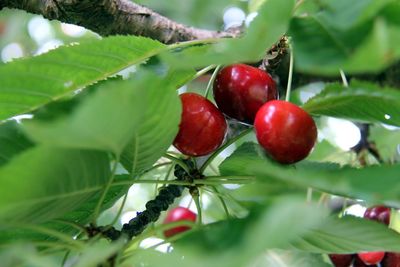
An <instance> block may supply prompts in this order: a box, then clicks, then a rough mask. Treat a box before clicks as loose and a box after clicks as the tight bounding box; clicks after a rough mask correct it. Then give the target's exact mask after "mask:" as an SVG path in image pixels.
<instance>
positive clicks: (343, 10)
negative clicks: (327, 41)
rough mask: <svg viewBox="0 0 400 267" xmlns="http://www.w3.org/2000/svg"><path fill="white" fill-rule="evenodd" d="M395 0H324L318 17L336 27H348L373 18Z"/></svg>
mask: <svg viewBox="0 0 400 267" xmlns="http://www.w3.org/2000/svg"><path fill="white" fill-rule="evenodd" d="M394 2H396V0H380V1H376V0H355V1H352V3H351V5H349V1H347V0H334V1H332V0H324V1H323V4H322V5H325V6H324V7H325V9H324V11H323V12H320V14H319V15H320V17H321V18H323V19H324V20H325V21H329V23H331V25H332V26H333V27H335V28H337V29H350V28H353V27H355V26H356V25H360V24H361V23H366V22H368V21H369V20H371V19H374V18H375V17H376V16H377V15H378V14H379V13H380V11H381V10H382V9H383V8H385V7H387V6H388V5H389V4H391V3H394Z"/></svg>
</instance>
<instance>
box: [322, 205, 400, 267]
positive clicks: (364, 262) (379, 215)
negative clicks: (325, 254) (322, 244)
mask: <svg viewBox="0 0 400 267" xmlns="http://www.w3.org/2000/svg"><path fill="white" fill-rule="evenodd" d="M390 212H391V210H390V208H388V207H385V206H374V207H370V208H368V209H367V210H366V211H365V213H364V218H365V219H367V220H373V221H377V222H380V223H383V224H386V225H389V223H390ZM329 257H330V259H331V261H332V263H333V265H334V266H335V267H349V266H354V267H363V266H378V264H381V265H380V266H382V267H400V254H399V253H393V252H384V251H373V252H360V253H358V254H331V255H329ZM351 264H353V265H351Z"/></svg>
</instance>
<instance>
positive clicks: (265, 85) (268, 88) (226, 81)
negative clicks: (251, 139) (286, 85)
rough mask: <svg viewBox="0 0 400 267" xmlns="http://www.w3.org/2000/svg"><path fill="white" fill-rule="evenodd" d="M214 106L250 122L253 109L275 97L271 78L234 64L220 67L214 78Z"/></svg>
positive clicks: (233, 116)
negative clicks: (215, 104)
mask: <svg viewBox="0 0 400 267" xmlns="http://www.w3.org/2000/svg"><path fill="white" fill-rule="evenodd" d="M213 89H214V99H215V102H216V103H217V106H218V108H219V109H220V110H221V111H222V112H223V113H225V114H226V115H228V116H229V117H231V118H234V119H237V120H239V121H243V122H247V123H253V121H254V118H255V116H256V113H257V111H258V110H259V109H260V107H261V106H262V105H263V104H264V103H265V102H267V101H269V100H274V99H277V97H278V93H277V90H276V84H275V81H274V80H273V79H272V77H271V76H270V75H269V74H268V73H266V72H265V71H262V70H260V69H258V68H255V67H252V66H248V65H245V64H235V65H231V66H227V67H225V68H223V69H222V70H221V71H220V72H219V73H218V75H217V77H216V79H215V81H214V88H213Z"/></svg>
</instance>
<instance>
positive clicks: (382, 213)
mask: <svg viewBox="0 0 400 267" xmlns="http://www.w3.org/2000/svg"><path fill="white" fill-rule="evenodd" d="M364 218H366V219H368V220H373V221H377V222H381V223H384V224H386V225H389V223H390V208H388V207H385V206H374V207H370V208H368V209H367V210H366V211H365V213H364Z"/></svg>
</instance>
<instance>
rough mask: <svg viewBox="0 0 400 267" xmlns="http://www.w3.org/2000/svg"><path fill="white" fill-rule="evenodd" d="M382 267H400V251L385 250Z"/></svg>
mask: <svg viewBox="0 0 400 267" xmlns="http://www.w3.org/2000/svg"><path fill="white" fill-rule="evenodd" d="M382 266H383V267H400V253H393V252H387V253H386V256H385V258H384V259H383V262H382Z"/></svg>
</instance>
